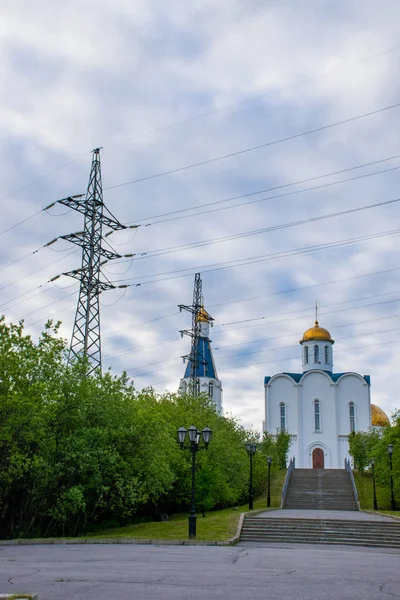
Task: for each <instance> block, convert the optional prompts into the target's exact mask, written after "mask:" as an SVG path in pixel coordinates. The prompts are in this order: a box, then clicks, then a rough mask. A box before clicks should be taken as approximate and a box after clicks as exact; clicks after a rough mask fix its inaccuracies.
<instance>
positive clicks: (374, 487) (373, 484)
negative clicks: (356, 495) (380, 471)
mask: <svg viewBox="0 0 400 600" xmlns="http://www.w3.org/2000/svg"><path fill="white" fill-rule="evenodd" d="M371 471H372V487H373V490H374V510H378V502H377V499H376V485H375V461H374V459H373V458H372V459H371Z"/></svg>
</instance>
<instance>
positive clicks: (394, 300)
mask: <svg viewBox="0 0 400 600" xmlns="http://www.w3.org/2000/svg"><path fill="white" fill-rule="evenodd" d="M349 302H351V300H350V301H349ZM394 302H400V298H395V299H393V300H384V301H383V302H372V303H371V304H363V305H362V306H351V307H349V308H339V309H338V310H330V311H325V312H321V313H320V314H321V315H329V314H333V313H337V312H347V311H349V310H360V309H363V308H371V307H372V306H381V305H383V304H393V303H394ZM291 314H293V312H290V313H280V315H275V316H283V315H291ZM310 316H311V313H310ZM305 317H306V315H304V316H302V317H293V318H289V319H288V318H286V319H280V320H279V319H278V320H277V321H267V322H265V323H257V325H244V326H243V327H234V328H233V329H228V331H238V330H239V329H250V328H251V327H263V326H264V325H275V324H276V323H282V322H285V323H286V322H287V321H298V320H299V319H304V318H305Z"/></svg>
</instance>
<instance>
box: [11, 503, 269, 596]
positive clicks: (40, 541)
mask: <svg viewBox="0 0 400 600" xmlns="http://www.w3.org/2000/svg"><path fill="white" fill-rule="evenodd" d="M263 512H266V509H265V508H261V509H258V510H252V511H250V512H244V513H240V515H239V522H238V526H237V530H236V534H235V535H234V536H233V537H232V538H229V539H228V540H223V541H215V540H209V541H203V540H153V539H140V538H122V537H121V538H34V539H16V540H0V546H39V545H54V546H61V545H68V544H69V545H81V544H126V545H129V544H131V545H137V546H234V545H235V544H237V543H238V542H239V540H240V535H241V533H242V527H243V523H244V519H245V517H246V516H247V515H252V516H255V515H259V514H261V513H263ZM4 598H5V599H8V596H4ZM0 600H3V596H1V595H0ZM15 600H18V598H16V599H15ZM33 600H37V598H36V597H35V596H33Z"/></svg>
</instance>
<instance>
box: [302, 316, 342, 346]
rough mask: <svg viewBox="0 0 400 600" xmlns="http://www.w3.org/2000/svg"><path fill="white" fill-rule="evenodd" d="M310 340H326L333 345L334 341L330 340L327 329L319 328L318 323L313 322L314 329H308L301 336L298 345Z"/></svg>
mask: <svg viewBox="0 0 400 600" xmlns="http://www.w3.org/2000/svg"><path fill="white" fill-rule="evenodd" d="M310 340H326V341H328V342H332V344H334V343H335V342H334V340H333V339H332V338H331V334H330V333H329V331H328V330H327V329H324V328H323V327H320V326H319V324H318V321H315V324H314V327H310V329H307V331H305V332H304V334H303V339H302V340H300V344H302V343H303V342H308V341H310Z"/></svg>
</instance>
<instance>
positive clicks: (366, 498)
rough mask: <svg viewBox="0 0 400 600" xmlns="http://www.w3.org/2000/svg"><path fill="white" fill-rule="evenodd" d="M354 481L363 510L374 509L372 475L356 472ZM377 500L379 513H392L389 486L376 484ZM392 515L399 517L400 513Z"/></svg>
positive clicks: (396, 512)
mask: <svg viewBox="0 0 400 600" xmlns="http://www.w3.org/2000/svg"><path fill="white" fill-rule="evenodd" d="M354 480H355V482H356V487H357V492H358V499H359V501H360V507H361V509H362V510H373V509H374V492H373V484H372V473H359V472H358V471H354ZM376 499H377V503H378V511H379V512H385V513H388V514H389V512H390V488H389V486H380V485H378V484H376ZM391 514H393V515H395V516H399V515H400V512H399V511H395V512H392V513H391Z"/></svg>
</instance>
